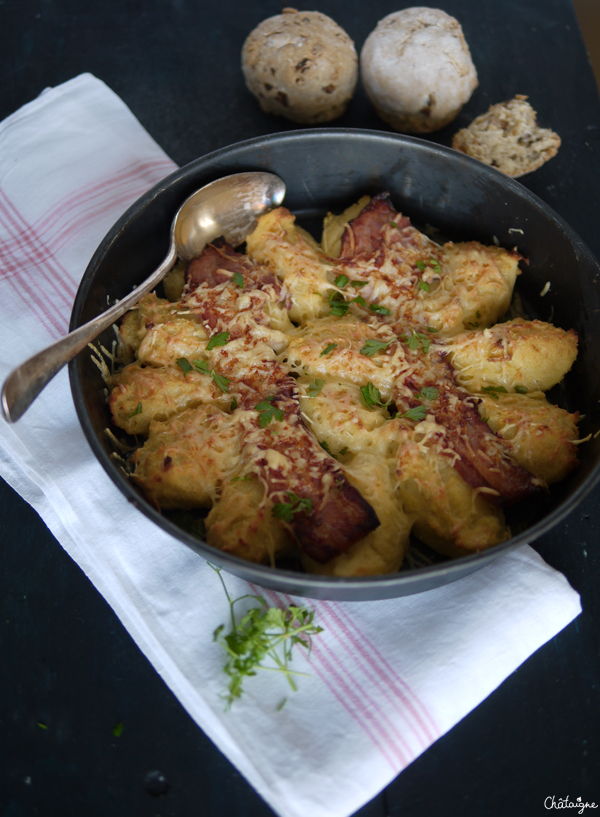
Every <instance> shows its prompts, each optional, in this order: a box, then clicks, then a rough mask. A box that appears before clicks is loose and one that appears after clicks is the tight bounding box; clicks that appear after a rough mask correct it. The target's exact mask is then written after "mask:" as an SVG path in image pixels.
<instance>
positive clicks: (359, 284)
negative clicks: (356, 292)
mask: <svg viewBox="0 0 600 817" xmlns="http://www.w3.org/2000/svg"><path fill="white" fill-rule="evenodd" d="M368 283H369V282H368V281H350V286H351V287H356V288H357V289H360V288H361V287H366V285H367V284H368Z"/></svg>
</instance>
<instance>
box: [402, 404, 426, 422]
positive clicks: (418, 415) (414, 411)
mask: <svg viewBox="0 0 600 817" xmlns="http://www.w3.org/2000/svg"><path fill="white" fill-rule="evenodd" d="M399 416H400V417H407V418H408V419H409V420H414V421H415V422H420V421H421V420H424V419H425V417H427V409H426V408H425V406H415V407H414V408H411V409H409V410H408V411H405V412H404V414H400V415H399Z"/></svg>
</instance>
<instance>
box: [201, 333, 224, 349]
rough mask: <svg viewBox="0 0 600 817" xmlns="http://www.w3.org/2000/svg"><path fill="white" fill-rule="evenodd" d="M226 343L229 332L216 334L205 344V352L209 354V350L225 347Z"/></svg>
mask: <svg viewBox="0 0 600 817" xmlns="http://www.w3.org/2000/svg"><path fill="white" fill-rule="evenodd" d="M228 343H229V332H217V334H216V335H213V336H212V338H211V339H210V340H209V341H208V343H207V344H206V351H207V352H210V350H211V349H215V348H216V347H217V346H225V345H226V344H228Z"/></svg>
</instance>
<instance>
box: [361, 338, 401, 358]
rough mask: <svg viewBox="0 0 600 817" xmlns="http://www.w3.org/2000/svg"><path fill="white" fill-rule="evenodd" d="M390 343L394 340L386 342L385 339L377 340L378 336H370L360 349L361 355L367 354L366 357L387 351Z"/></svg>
mask: <svg viewBox="0 0 600 817" xmlns="http://www.w3.org/2000/svg"><path fill="white" fill-rule="evenodd" d="M390 343H393V341H391V340H388V341H387V342H386V341H384V340H377V338H368V339H367V340H366V341H365V345H364V346H363V347H362V349H361V350H360V353H361V355H366V357H373V356H374V355H376V354H377V353H378V352H385V350H386V349H387V348H388V346H389V345H390Z"/></svg>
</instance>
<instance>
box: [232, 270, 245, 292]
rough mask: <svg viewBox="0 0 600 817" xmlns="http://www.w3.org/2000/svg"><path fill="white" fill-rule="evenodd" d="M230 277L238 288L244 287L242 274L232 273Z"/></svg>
mask: <svg viewBox="0 0 600 817" xmlns="http://www.w3.org/2000/svg"><path fill="white" fill-rule="evenodd" d="M231 277H232V278H233V280H234V282H235V283H236V284H237V285H238V286H239V288H240V289H242V288H243V286H244V276H243V275H242V273H241V272H234V273H233V275H232V276H231Z"/></svg>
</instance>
